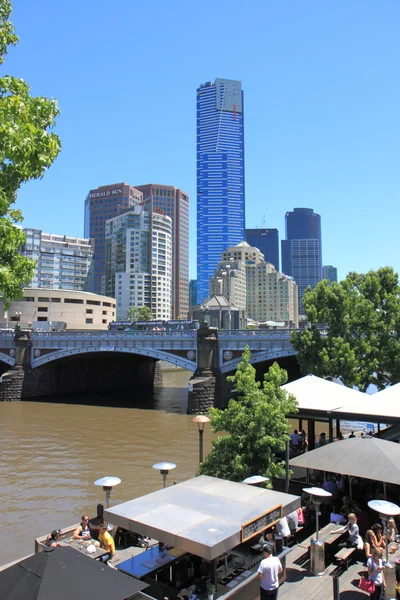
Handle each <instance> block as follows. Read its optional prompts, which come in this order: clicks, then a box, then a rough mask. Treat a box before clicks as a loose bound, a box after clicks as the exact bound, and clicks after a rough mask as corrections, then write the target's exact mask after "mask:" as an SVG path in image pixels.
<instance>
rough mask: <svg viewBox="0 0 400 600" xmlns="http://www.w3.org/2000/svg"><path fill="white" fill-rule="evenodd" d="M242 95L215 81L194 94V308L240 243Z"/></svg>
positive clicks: (237, 86)
mask: <svg viewBox="0 0 400 600" xmlns="http://www.w3.org/2000/svg"><path fill="white" fill-rule="evenodd" d="M243 124H244V116H243V92H242V86H241V82H240V81H232V80H230V79H216V80H215V82H214V83H211V82H207V83H204V84H202V85H200V87H199V89H198V90H197V302H198V303H199V304H201V303H202V302H204V301H205V300H206V299H207V298H208V297H209V281H210V277H211V276H212V275H213V273H214V271H215V269H216V267H217V265H218V263H219V261H220V260H221V254H222V252H224V250H226V249H227V248H228V247H231V246H236V245H237V244H239V243H240V242H241V241H243V240H244V227H245V192H244V135H243Z"/></svg>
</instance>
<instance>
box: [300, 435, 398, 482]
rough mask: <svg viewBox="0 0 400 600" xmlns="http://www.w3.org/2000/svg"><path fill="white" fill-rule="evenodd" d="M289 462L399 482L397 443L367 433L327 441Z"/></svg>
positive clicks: (355, 475) (305, 466) (356, 475)
mask: <svg viewBox="0 0 400 600" xmlns="http://www.w3.org/2000/svg"><path fill="white" fill-rule="evenodd" d="M289 464H290V465H291V466H293V467H304V468H305V469H317V470H318V471H329V472H331V473H341V474H342V475H348V476H349V477H362V478H364V479H374V480H376V481H383V482H385V483H394V484H395V485H399V484H400V444H397V443H395V442H388V441H386V440H380V439H379V438H375V437H371V436H369V435H367V436H363V437H355V438H350V439H346V440H340V441H338V442H333V443H332V444H327V445H326V446H322V447H321V448H317V449H316V450H311V451H310V452H306V453H305V454H302V455H301V456H297V457H296V458H292V459H291V460H289Z"/></svg>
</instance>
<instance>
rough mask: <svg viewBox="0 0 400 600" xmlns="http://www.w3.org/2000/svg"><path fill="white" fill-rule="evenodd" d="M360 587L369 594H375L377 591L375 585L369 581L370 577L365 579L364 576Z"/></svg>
mask: <svg viewBox="0 0 400 600" xmlns="http://www.w3.org/2000/svg"><path fill="white" fill-rule="evenodd" d="M358 587H359V588H360V590H362V591H363V592H368V594H373V593H374V591H375V583H374V582H373V581H371V580H370V579H368V577H365V576H364V575H362V577H361V579H360V582H359V584H358Z"/></svg>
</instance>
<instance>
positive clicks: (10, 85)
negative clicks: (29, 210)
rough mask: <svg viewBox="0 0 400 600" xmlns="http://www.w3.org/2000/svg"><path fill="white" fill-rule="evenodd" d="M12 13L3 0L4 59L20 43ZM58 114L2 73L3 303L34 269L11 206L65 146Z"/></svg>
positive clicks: (0, 39)
mask: <svg viewBox="0 0 400 600" xmlns="http://www.w3.org/2000/svg"><path fill="white" fill-rule="evenodd" d="M10 15H11V2H10V1H9V0H0V64H2V63H3V62H4V60H5V57H6V55H7V51H8V48H9V46H12V45H14V46H15V45H16V44H17V42H18V37H17V36H16V34H15V32H14V27H13V25H12V23H11V22H10V20H9V19H10ZM58 113H59V109H58V106H57V103H56V101H55V100H48V99H47V98H44V97H42V96H39V97H33V96H31V95H30V93H29V86H28V84H27V83H26V82H25V81H23V80H22V79H18V78H16V77H12V76H10V75H5V76H4V77H1V78H0V294H2V295H3V302H4V305H5V306H8V304H9V301H10V300H13V299H17V298H20V297H21V295H22V288H23V286H24V285H26V284H28V283H29V281H30V280H31V278H32V275H33V269H34V262H33V261H32V260H29V259H28V258H26V257H24V256H21V255H20V254H19V253H18V250H19V248H20V247H21V245H22V244H23V243H24V241H25V236H24V233H23V231H22V230H21V229H20V228H19V227H18V226H17V225H16V223H20V222H21V221H22V213H21V211H20V210H16V209H15V208H13V205H14V203H15V201H16V199H17V193H18V190H19V188H20V187H21V185H22V184H23V183H26V182H28V181H30V180H31V179H38V178H40V177H42V176H43V174H44V172H45V171H46V169H47V168H48V167H49V166H50V165H51V164H52V163H53V161H54V160H55V159H56V157H57V155H58V153H59V151H60V149H61V146H60V140H59V138H58V136H57V135H56V134H55V133H54V132H53V131H52V127H53V126H54V123H55V119H56V117H57V115H58Z"/></svg>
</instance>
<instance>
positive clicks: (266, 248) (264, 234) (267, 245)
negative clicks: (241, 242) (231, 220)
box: [246, 229, 279, 271]
mask: <svg viewBox="0 0 400 600" xmlns="http://www.w3.org/2000/svg"><path fill="white" fill-rule="evenodd" d="M246 242H247V243H248V244H250V246H255V247H256V248H258V249H259V250H261V252H262V253H263V254H264V260H265V262H269V263H271V264H272V265H274V267H275V269H276V270H277V271H279V231H278V230H277V229H246Z"/></svg>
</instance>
